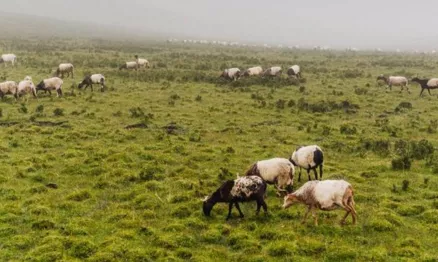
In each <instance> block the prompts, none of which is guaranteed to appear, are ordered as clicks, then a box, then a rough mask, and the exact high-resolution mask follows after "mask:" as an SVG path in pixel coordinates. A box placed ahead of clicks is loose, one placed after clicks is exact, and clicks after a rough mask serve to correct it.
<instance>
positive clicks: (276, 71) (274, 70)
mask: <svg viewBox="0 0 438 262" xmlns="http://www.w3.org/2000/svg"><path fill="white" fill-rule="evenodd" d="M282 72H283V71H282V69H281V66H273V67H270V68H268V69H266V70H265V72H263V74H262V76H263V77H279V76H281V73H282Z"/></svg>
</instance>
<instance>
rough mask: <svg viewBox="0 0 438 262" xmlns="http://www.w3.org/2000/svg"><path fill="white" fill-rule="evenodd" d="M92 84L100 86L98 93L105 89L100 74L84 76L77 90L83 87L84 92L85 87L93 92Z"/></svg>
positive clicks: (103, 78)
mask: <svg viewBox="0 0 438 262" xmlns="http://www.w3.org/2000/svg"><path fill="white" fill-rule="evenodd" d="M93 84H100V85H101V88H100V91H102V92H103V90H104V88H105V77H104V76H103V75H102V74H93V75H87V76H85V78H84V80H82V82H81V83H80V84H79V85H78V88H79V89H81V88H82V87H83V86H85V88H84V90H85V89H87V87H89V86H90V87H91V92H93Z"/></svg>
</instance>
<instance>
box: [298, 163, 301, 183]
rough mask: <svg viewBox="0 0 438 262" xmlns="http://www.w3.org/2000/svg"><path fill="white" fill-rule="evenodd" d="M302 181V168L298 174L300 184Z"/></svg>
mask: <svg viewBox="0 0 438 262" xmlns="http://www.w3.org/2000/svg"><path fill="white" fill-rule="evenodd" d="M300 181H301V167H300V172H299V173H298V182H300Z"/></svg>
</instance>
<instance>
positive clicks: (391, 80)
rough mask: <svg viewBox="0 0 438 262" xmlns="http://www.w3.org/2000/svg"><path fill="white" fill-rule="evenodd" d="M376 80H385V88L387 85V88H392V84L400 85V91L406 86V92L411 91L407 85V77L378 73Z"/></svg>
mask: <svg viewBox="0 0 438 262" xmlns="http://www.w3.org/2000/svg"><path fill="white" fill-rule="evenodd" d="M377 80H383V81H385V83H386V85H387V88H388V87H389V90H392V86H400V88H401V89H400V93H401V92H402V91H403V88H405V87H406V91H408V93H411V91H409V86H408V79H407V78H406V77H404V76H389V77H386V76H384V75H380V76H378V77H377Z"/></svg>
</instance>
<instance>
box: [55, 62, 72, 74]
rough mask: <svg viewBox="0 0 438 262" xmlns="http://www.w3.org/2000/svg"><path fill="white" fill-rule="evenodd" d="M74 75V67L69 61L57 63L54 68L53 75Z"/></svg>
mask: <svg viewBox="0 0 438 262" xmlns="http://www.w3.org/2000/svg"><path fill="white" fill-rule="evenodd" d="M70 73H71V77H72V78H73V77H74V67H73V64H71V63H62V64H59V66H58V69H56V72H55V76H57V77H61V78H64V74H67V77H69V76H70Z"/></svg>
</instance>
